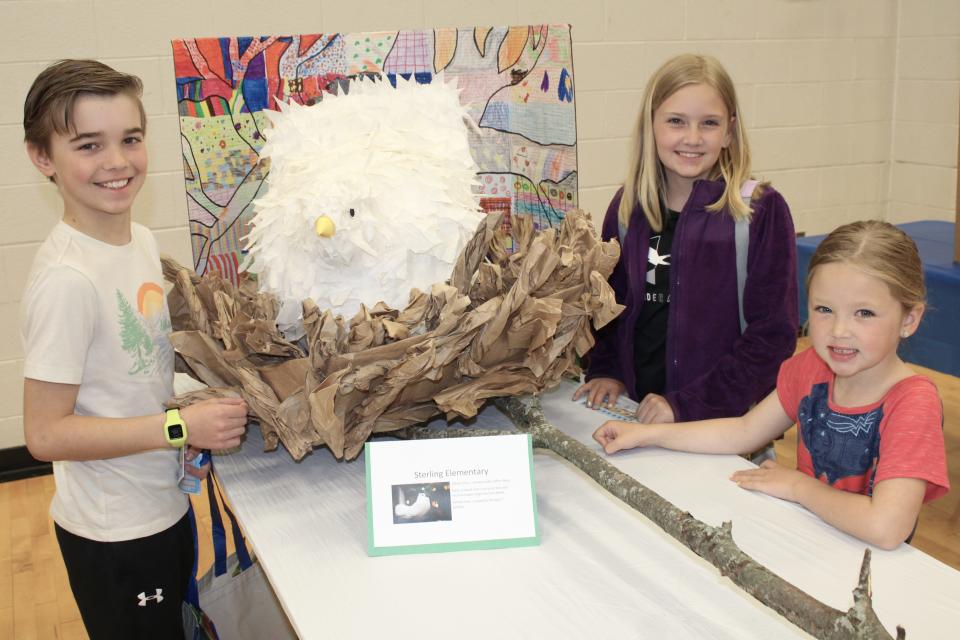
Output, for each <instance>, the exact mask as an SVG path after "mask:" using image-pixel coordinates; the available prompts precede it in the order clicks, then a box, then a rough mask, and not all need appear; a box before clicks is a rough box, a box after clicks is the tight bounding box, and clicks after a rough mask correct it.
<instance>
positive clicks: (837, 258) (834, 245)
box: [806, 220, 927, 311]
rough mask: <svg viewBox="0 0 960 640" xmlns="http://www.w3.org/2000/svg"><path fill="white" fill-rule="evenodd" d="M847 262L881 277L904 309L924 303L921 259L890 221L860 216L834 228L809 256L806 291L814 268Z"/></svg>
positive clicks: (905, 237) (907, 237) (918, 253)
mask: <svg viewBox="0 0 960 640" xmlns="http://www.w3.org/2000/svg"><path fill="white" fill-rule="evenodd" d="M837 262H840V263H846V264H849V265H851V266H854V267H856V268H858V269H860V270H861V271H863V272H865V273H868V274H869V275H871V276H873V277H875V278H878V279H879V280H882V281H883V282H884V283H885V284H886V285H887V287H889V289H890V294H891V295H892V296H893V298H894V300H896V301H897V302H899V303H900V304H901V305H903V308H904V310H905V311H909V310H911V309H914V308H915V307H916V306H917V305H921V304H925V302H926V299H927V288H926V286H925V285H924V283H923V262H922V261H921V260H920V252H919V251H918V250H917V245H916V243H914V241H913V239H912V238H911V237H910V236H908V235H907V234H906V233H904V232H903V231H902V230H901V229H898V228H897V227H895V226H893V225H892V224H890V223H889V222H881V221H879V220H863V221H860V222H851V223H850V224H845V225H843V226H842V227H837V228H836V229H834V230H833V231H832V232H831V233H830V235H828V236H827V237H826V238H824V240H823V242H821V243H820V246H818V247H817V250H816V251H814V252H813V257H812V258H810V266H809V267H808V268H807V282H806V287H807V294H808V295H809V293H810V282H811V281H812V279H813V274H814V272H816V270H817V268H818V267H820V266H822V265H825V264H832V263H837Z"/></svg>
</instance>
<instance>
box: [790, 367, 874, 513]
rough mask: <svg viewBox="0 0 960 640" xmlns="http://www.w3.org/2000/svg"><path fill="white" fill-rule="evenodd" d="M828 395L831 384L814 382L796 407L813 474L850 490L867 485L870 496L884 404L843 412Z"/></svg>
mask: <svg viewBox="0 0 960 640" xmlns="http://www.w3.org/2000/svg"><path fill="white" fill-rule="evenodd" d="M828 395H829V384H828V383H826V382H821V383H820V384H815V385H813V388H812V389H811V390H810V395H808V396H807V397H805V398H804V399H803V400H801V401H800V406H799V408H798V410H797V422H798V423H799V425H800V437H801V440H802V443H803V445H804V446H805V448H806V450H807V451H808V452H809V454H810V459H811V463H812V466H813V473H814V477H816V478H823V477H824V475H825V476H826V478H827V482H829V483H830V484H831V485H832V486H835V487H838V488H843V489H847V490H853V491H858V492H859V489H860V487H866V489H867V495H870V493H872V489H873V486H872V485H873V478H872V476H873V473H874V469H875V468H876V460H877V457H878V456H879V453H880V421H881V420H882V419H883V405H881V406H879V407H876V408H875V409H872V410H870V411H867V412H865V413H861V414H846V413H840V412H838V411H834V410H833V409H831V408H830V406H829V402H828V400H827V398H828ZM868 474H869V475H870V477H867V476H868ZM858 485H859V486H858Z"/></svg>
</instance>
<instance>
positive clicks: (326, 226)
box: [313, 216, 337, 238]
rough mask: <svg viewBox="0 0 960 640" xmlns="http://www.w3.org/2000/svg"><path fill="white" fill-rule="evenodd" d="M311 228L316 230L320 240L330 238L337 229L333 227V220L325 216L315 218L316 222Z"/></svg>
mask: <svg viewBox="0 0 960 640" xmlns="http://www.w3.org/2000/svg"><path fill="white" fill-rule="evenodd" d="M313 228H314V229H316V231H317V235H318V236H320V237H321V238H332V237H333V234H335V233H336V232H337V227H336V226H334V224H333V220H331V219H330V218H328V217H327V216H320V217H319V218H317V221H316V222H315V223H314V224H313Z"/></svg>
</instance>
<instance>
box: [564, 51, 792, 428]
mask: <svg viewBox="0 0 960 640" xmlns="http://www.w3.org/2000/svg"><path fill="white" fill-rule="evenodd" d="M634 149H635V150H636V153H635V155H634V157H633V160H632V163H631V166H630V171H629V173H628V174H627V179H626V181H625V184H624V186H623V188H622V189H621V190H620V191H618V192H617V194H616V195H615V196H614V198H613V200H612V202H611V203H610V206H609V208H608V209H607V214H606V217H605V219H604V223H603V230H602V235H603V238H604V240H609V239H611V238H617V239H618V240H619V241H620V242H621V245H622V253H621V256H620V262H619V264H618V265H617V267H616V269H615V270H614V272H613V274H611V276H610V284H611V285H612V286H613V289H614V291H615V292H616V295H617V301H618V302H620V303H621V304H624V305H625V306H626V309H625V310H624V312H623V313H622V314H621V315H620V317H619V318H617V320H615V321H614V322H612V323H610V324H608V325H607V326H606V327H604V328H603V329H602V330H600V331H598V332H597V333H596V336H595V337H596V344H595V346H594V347H593V349H592V350H591V351H590V353H589V354H588V356H587V366H586V382H585V384H583V385H582V386H581V387H580V388H578V389H577V391H576V393H575V394H574V399H579V398H581V397H583V396H586V402H587V404H588V406H600V405H605V404H609V405H612V404H613V403H615V402H616V400H617V398H618V397H619V396H620V395H622V394H627V395H629V396H630V397H632V398H634V399H635V400H637V401H639V402H640V408H639V410H638V414H637V415H638V418H639V419H640V420H641V421H642V422H674V421H688V420H701V419H704V418H715V417H722V416H733V415H741V414H743V413H744V412H745V411H746V410H747V408H748V407H750V405H752V404H753V403H755V402H757V401H758V400H759V399H761V398H763V397H764V396H765V395H766V394H767V393H768V392H769V391H770V390H771V389H773V387H774V385H775V382H776V376H777V370H778V368H779V366H780V363H781V362H783V361H784V360H785V359H787V358H788V357H789V356H790V355H791V354H792V353H793V351H794V349H795V347H796V335H797V328H798V318H797V274H796V245H795V234H794V228H793V220H792V218H791V216H790V210H789V208H788V206H787V203H786V202H785V201H784V199H783V197H782V196H781V195H780V194H779V193H777V192H776V191H775V190H774V189H773V188H772V187H770V186H769V185H768V184H759V185H758V184H757V183H756V181H752V180H750V150H749V145H748V143H747V138H746V129H745V126H744V122H743V119H742V117H741V115H740V109H739V106H738V104H737V97H736V91H735V89H734V86H733V82H732V81H731V79H730V77H729V75H727V72H726V71H725V70H724V69H723V67H722V66H721V65H720V63H719V62H718V61H717V60H716V59H714V58H712V57H710V56H703V55H693V54H684V55H680V56H677V57H675V58H672V59H671V60H668V61H667V62H666V63H665V64H664V65H663V66H661V67H660V68H659V69H658V70H657V71H656V72H655V73H654V74H653V76H652V77H651V78H650V80H649V82H648V83H647V86H646V90H645V92H644V97H643V105H642V108H641V111H640V115H639V118H638V121H637V127H636V137H635V144H634ZM738 223H739V230H738ZM738 233H742V235H741V237H742V238H743V241H742V242H741V249H740V250H738V249H737V242H736V235H737V234H738ZM744 252H745V253H746V255H745V256H744V255H742V254H743V253H744ZM738 253H739V254H741V255H740V259H741V260H742V261H743V267H745V268H743V267H742V268H741V269H740V271H741V273H742V274H743V276H745V279H744V281H743V282H742V284H741V285H739V286H738V282H737V279H738V268H737V260H738Z"/></svg>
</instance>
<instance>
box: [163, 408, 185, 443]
mask: <svg viewBox="0 0 960 640" xmlns="http://www.w3.org/2000/svg"><path fill="white" fill-rule="evenodd" d="M163 437H164V438H166V440H167V443H168V444H169V445H170V446H171V447H175V448H178V449H179V448H180V447H182V446H183V445H185V444H186V443H187V423H186V422H184V421H183V418H182V417H180V410H179V409H167V416H166V420H164V423H163Z"/></svg>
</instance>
